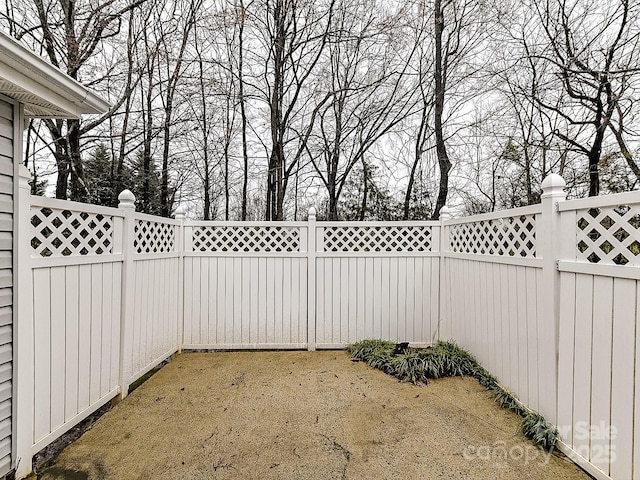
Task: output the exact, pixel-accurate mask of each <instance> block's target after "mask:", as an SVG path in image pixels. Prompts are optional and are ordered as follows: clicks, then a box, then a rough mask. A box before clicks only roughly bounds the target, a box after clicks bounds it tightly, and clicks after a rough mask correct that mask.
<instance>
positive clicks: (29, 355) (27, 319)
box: [13, 165, 35, 478]
mask: <svg viewBox="0 0 640 480" xmlns="http://www.w3.org/2000/svg"><path fill="white" fill-rule="evenodd" d="M19 172H20V178H19V182H20V184H19V189H20V193H19V198H18V202H19V212H18V218H16V219H14V221H16V222H17V223H18V225H19V228H17V229H16V230H17V237H16V238H14V241H15V245H16V248H15V252H16V257H17V258H16V262H15V264H16V265H17V272H16V275H15V278H16V281H17V283H16V284H15V289H14V292H15V300H14V302H15V303H14V308H15V307H17V309H16V310H17V311H16V312H15V316H14V318H15V323H14V326H13V328H14V329H15V332H14V338H15V344H14V352H15V356H14V373H13V381H14V383H15V390H14V391H15V393H16V394H15V397H14V399H13V402H14V403H13V405H14V409H15V410H14V415H13V421H14V422H15V424H14V426H13V427H14V432H15V436H16V438H15V439H14V445H15V451H14V452H13V457H14V458H15V459H16V461H15V464H16V478H22V477H23V476H25V475H27V474H28V473H29V472H31V459H32V454H33V452H32V448H33V414H34V408H35V406H34V368H35V367H34V364H33V342H34V331H33V277H32V272H31V246H30V239H29V236H30V235H29V232H30V227H31V195H30V193H31V189H30V187H29V179H30V178H31V174H30V173H29V170H27V168H26V167H24V166H23V165H20V169H19Z"/></svg>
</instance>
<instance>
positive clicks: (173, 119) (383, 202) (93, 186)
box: [0, 0, 640, 220]
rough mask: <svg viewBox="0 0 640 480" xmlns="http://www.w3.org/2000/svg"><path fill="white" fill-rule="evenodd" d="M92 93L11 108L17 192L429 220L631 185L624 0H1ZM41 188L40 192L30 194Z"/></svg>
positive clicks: (239, 212) (633, 46)
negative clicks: (56, 103)
mask: <svg viewBox="0 0 640 480" xmlns="http://www.w3.org/2000/svg"><path fill="white" fill-rule="evenodd" d="M4 10H5V11H4V12H2V11H0V24H1V25H2V28H3V29H4V30H6V31H7V32H8V33H9V34H10V35H12V36H14V37H15V38H17V39H18V40H19V41H21V42H23V43H24V44H25V45H27V46H28V47H30V48H32V49H33V50H35V51H36V52H38V53H40V54H41V55H42V56H43V57H45V58H46V59H48V60H49V61H50V62H51V63H52V64H53V65H55V66H57V67H59V68H61V69H62V70H63V71H65V72H66V73H67V74H69V75H70V76H71V77H72V78H74V79H76V80H78V81H80V82H81V83H83V84H85V85H87V86H88V87H89V88H91V89H93V90H94V91H96V92H97V93H99V94H101V95H102V96H103V97H105V98H106V99H108V100H109V101H110V103H111V104H112V108H111V109H110V110H109V111H108V112H106V113H105V114H103V115H100V116H92V117H87V118H84V119H82V120H77V119H71V120H61V119H45V120H30V121H29V125H28V128H27V129H26V133H25V137H26V148H25V158H24V162H25V165H26V166H27V167H28V168H29V169H30V170H31V171H32V172H33V175H34V179H33V181H32V193H34V194H36V193H44V192H46V191H53V184H54V183H55V196H56V197H57V198H69V199H72V200H77V201H84V202H92V203H98V204H103V205H111V206H115V205H116V204H117V195H118V194H119V193H120V191H122V190H123V189H124V188H129V189H131V190H132V191H133V192H134V193H135V195H136V197H137V200H138V201H137V207H138V210H140V211H144V212H148V213H154V214H159V215H164V216H169V215H171V213H172V211H173V209H174V208H175V206H176V205H177V203H178V202H179V203H182V204H184V205H187V206H188V209H189V214H190V215H191V216H193V217H198V218H204V219H227V220H236V219H239V220H248V219H266V220H284V219H299V218H303V217H304V216H305V215H306V212H307V210H308V207H309V206H311V205H314V206H316V208H317V209H318V210H319V214H320V217H321V218H325V219H329V220H338V219H354V220H356V219H358V220H365V219H385V220H393V219H430V218H431V219H437V218H438V216H439V212H440V209H441V208H442V207H443V206H444V205H445V204H447V203H453V204H455V205H456V206H457V207H458V208H459V209H460V210H462V211H464V212H466V213H479V212H485V211H492V210H495V209H497V208H505V207H515V206H521V205H528V204H533V203H536V202H538V201H539V195H540V183H541V181H542V179H543V178H544V177H545V176H546V175H547V174H549V173H551V172H554V173H559V174H561V175H563V176H564V177H565V179H566V180H567V182H568V187H569V193H570V195H572V196H584V195H598V194H600V193H610V192H618V191H625V190H631V189H635V188H637V184H638V179H639V178H640V167H639V166H638V164H637V160H638V155H639V153H640V132H639V128H640V124H639V122H640V115H639V114H640V110H639V108H640V107H638V98H640V95H639V94H640V65H639V60H638V59H639V58H640V51H639V49H640V45H639V40H640V5H639V4H638V3H637V2H631V1H629V0H613V1H611V2H596V1H594V0H541V1H529V0H525V1H507V2H505V1H500V2H498V1H495V0H394V1H392V2H383V1H381V0H319V1H314V0H133V1H131V0H100V1H89V0H5V9H4ZM49 184H52V185H51V186H48V185H49Z"/></svg>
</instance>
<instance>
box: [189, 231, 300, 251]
mask: <svg viewBox="0 0 640 480" xmlns="http://www.w3.org/2000/svg"><path fill="white" fill-rule="evenodd" d="M192 242H193V250H194V251H198V252H253V253H260V252H299V251H300V229H299V228H298V227H258V226H253V227H251V226H227V227H213V226H204V227H196V228H194V229H193V235H192Z"/></svg>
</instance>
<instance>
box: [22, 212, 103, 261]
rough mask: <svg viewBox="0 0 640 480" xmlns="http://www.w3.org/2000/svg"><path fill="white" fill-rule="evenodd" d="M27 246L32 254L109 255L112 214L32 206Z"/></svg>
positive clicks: (35, 255)
mask: <svg viewBox="0 0 640 480" xmlns="http://www.w3.org/2000/svg"><path fill="white" fill-rule="evenodd" d="M31 248H32V249H33V251H32V256H34V257H70V256H78V255H105V254H110V253H112V251H113V217H112V216H109V215H101V214H95V213H88V212H80V211H74V210H62V209H56V208H47V207H32V208H31Z"/></svg>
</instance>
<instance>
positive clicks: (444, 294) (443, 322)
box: [425, 205, 453, 342]
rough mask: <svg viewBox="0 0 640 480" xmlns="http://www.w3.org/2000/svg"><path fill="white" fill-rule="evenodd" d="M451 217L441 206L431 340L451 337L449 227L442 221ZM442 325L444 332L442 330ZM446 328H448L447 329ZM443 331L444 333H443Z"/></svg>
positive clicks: (449, 212)
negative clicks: (435, 324) (435, 318)
mask: <svg viewBox="0 0 640 480" xmlns="http://www.w3.org/2000/svg"><path fill="white" fill-rule="evenodd" d="M451 218H453V215H452V213H451V209H450V208H449V207H448V206H446V205H445V206H443V207H442V208H441V209H440V236H439V238H438V242H439V245H438V255H439V257H438V258H439V262H438V269H439V271H438V327H437V328H436V331H435V332H434V334H433V337H432V338H431V341H432V342H435V341H436V340H449V339H450V337H451V330H450V328H451V327H450V325H449V322H450V321H451V319H450V318H449V315H448V308H447V306H448V305H449V302H448V300H447V299H448V298H449V290H448V288H447V284H448V272H447V270H448V267H449V266H448V262H447V258H446V256H445V255H446V253H447V252H448V251H449V229H448V228H447V227H446V226H445V224H444V222H446V221H447V220H450V219H451ZM425 294H426V295H429V292H425ZM443 326H444V332H443ZM447 328H448V329H449V330H447ZM443 333H444V335H443Z"/></svg>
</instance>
